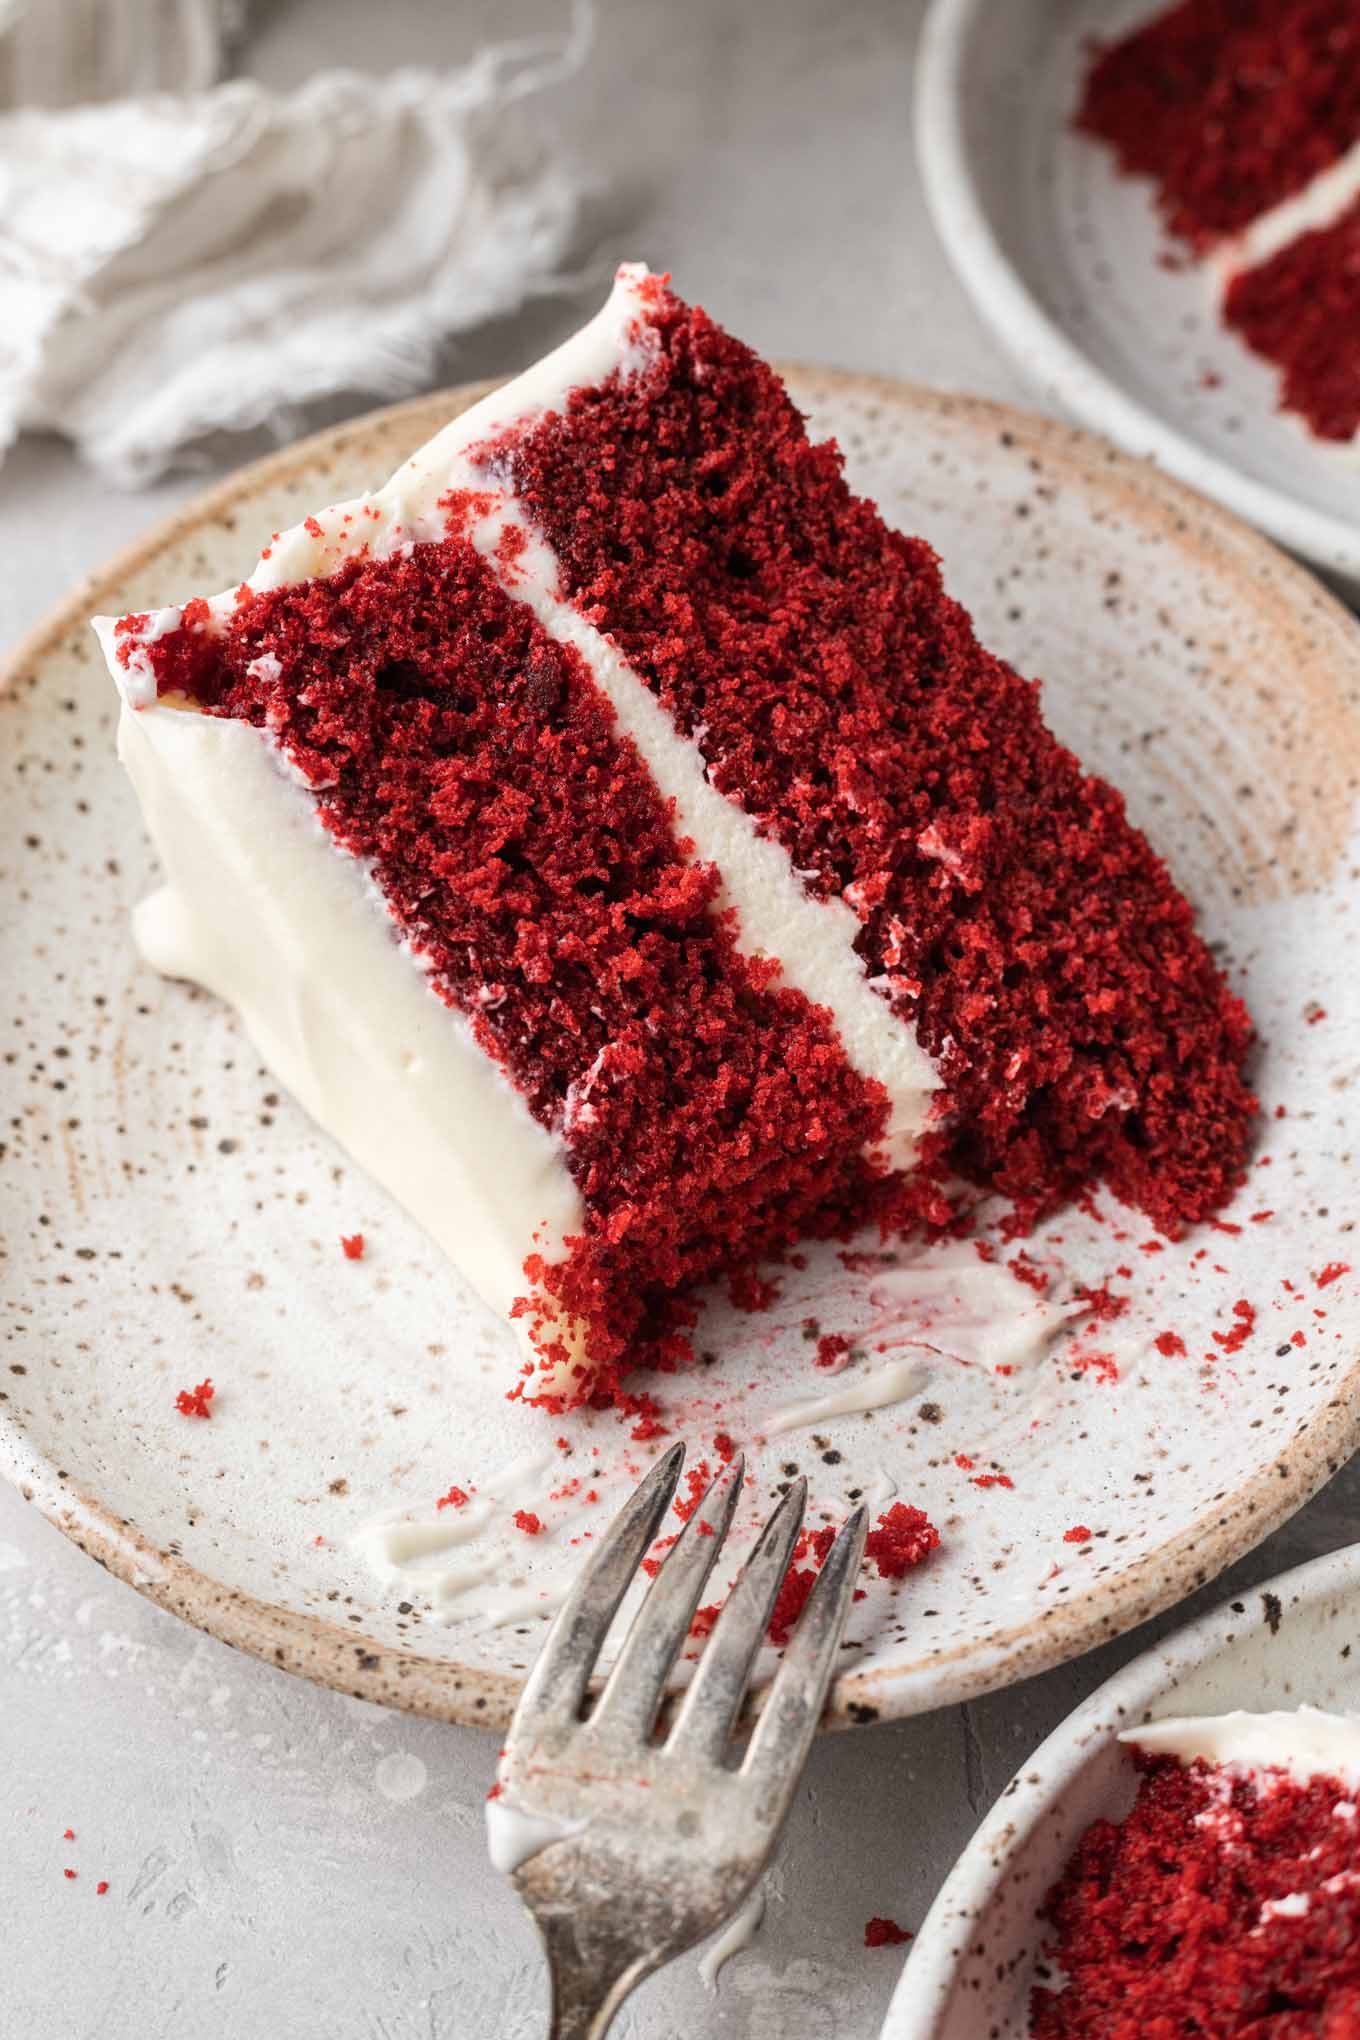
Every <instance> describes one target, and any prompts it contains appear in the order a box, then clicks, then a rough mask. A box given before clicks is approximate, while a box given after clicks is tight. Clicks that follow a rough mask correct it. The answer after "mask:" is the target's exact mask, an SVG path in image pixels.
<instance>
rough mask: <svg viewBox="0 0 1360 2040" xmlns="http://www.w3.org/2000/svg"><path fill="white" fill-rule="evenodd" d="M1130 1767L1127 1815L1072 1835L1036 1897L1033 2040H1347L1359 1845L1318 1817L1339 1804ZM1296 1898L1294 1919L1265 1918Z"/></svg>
mask: <svg viewBox="0 0 1360 2040" xmlns="http://www.w3.org/2000/svg"><path fill="white" fill-rule="evenodd" d="M1137 1763H1138V1768H1139V1771H1140V1773H1141V1784H1140V1788H1139V1793H1138V1799H1137V1802H1136V1804H1135V1805H1134V1807H1133V1810H1132V1812H1130V1813H1129V1814H1128V1816H1127V1817H1126V1818H1125V1820H1124V1821H1123V1822H1122V1823H1121V1824H1119V1825H1115V1823H1113V1822H1112V1821H1108V1820H1101V1821H1097V1822H1096V1823H1095V1825H1094V1826H1093V1827H1090V1828H1088V1829H1087V1831H1086V1834H1085V1835H1084V1836H1083V1838H1082V1840H1081V1842H1080V1843H1079V1845H1078V1847H1077V1850H1076V1853H1075V1854H1074V1856H1073V1857H1072V1860H1071V1861H1070V1863H1069V1864H1068V1865H1067V1868H1066V1870H1065V1871H1064V1872H1063V1875H1062V1877H1061V1879H1060V1880H1059V1882H1058V1884H1057V1885H1056V1886H1055V1887H1054V1889H1053V1890H1052V1891H1051V1892H1050V1893H1049V1896H1048V1898H1047V1900H1046V1901H1045V1905H1044V1908H1043V1917H1044V1918H1045V1919H1046V1920H1047V1921H1048V1923H1049V1926H1050V1928H1051V1929H1052V1939H1051V1941H1050V1942H1049V1944H1048V1945H1047V1947H1046V1949H1045V1956H1046V1958H1047V1960H1049V1961H1050V1962H1052V1963H1053V1964H1054V1965H1055V1966H1056V1968H1057V1969H1058V1970H1059V1972H1060V1973H1061V1975H1062V1976H1063V1977H1064V1978H1065V1979H1066V1982H1065V1985H1064V1987H1062V1988H1060V1989H1054V1990H1049V1989H1044V1988H1040V1989H1036V1990H1035V1991H1034V1992H1033V1994H1032V1998H1031V2010H1030V2018H1031V2029H1030V2030H1031V2033H1032V2034H1033V2036H1034V2040H1096V2036H1099V2040H1162V2036H1165V2040H1195V2036H1202V2040H1309V2036H1313V2040H1356V2036H1357V2035H1360V1838H1358V1837H1357V1833H1356V1828H1357V1823H1356V1822H1355V1821H1354V1820H1352V1819H1338V1818H1337V1816H1336V1813H1335V1811H1334V1809H1335V1807H1336V1806H1337V1804H1338V1802H1339V1801H1345V1802H1346V1803H1350V1801H1351V1795H1350V1794H1349V1793H1347V1792H1346V1790H1345V1789H1344V1787H1343V1786H1342V1785H1340V1784H1339V1783H1338V1782H1337V1780H1336V1779H1334V1778H1331V1779H1329V1778H1314V1779H1311V1780H1309V1781H1308V1782H1307V1783H1306V1784H1298V1783H1295V1782H1293V1781H1292V1780H1290V1779H1288V1778H1287V1777H1285V1776H1284V1775H1283V1774H1281V1773H1273V1774H1270V1775H1269V1776H1268V1777H1266V1778H1261V1777H1260V1776H1259V1774H1251V1775H1248V1774H1241V1773H1238V1772H1234V1771H1227V1770H1215V1769H1213V1768H1211V1767H1210V1766H1208V1765H1206V1764H1204V1763H1202V1762H1197V1763H1194V1764H1191V1765H1189V1766H1188V1767H1182V1766H1181V1765H1180V1764H1179V1763H1178V1762H1177V1761H1176V1760H1175V1758H1168V1757H1149V1756H1142V1755H1140V1756H1139V1757H1138V1758H1137ZM1299 1892H1303V1893H1305V1894H1306V1895H1307V1899H1308V1904H1307V1909H1306V1911H1304V1912H1303V1913H1302V1914H1299V1913H1296V1912H1294V1910H1293V1908H1292V1907H1291V1908H1288V1909H1286V1911H1285V1912H1284V1913H1283V1914H1282V1913H1279V1912H1277V1911H1276V1910H1275V1908H1276V1907H1277V1906H1278V1905H1279V1902H1280V1901H1281V1900H1282V1899H1288V1898H1290V1897H1291V1895H1292V1894H1295V1893H1299ZM1173 2007H1174V2015H1173V2013H1172V2008H1173Z"/></svg>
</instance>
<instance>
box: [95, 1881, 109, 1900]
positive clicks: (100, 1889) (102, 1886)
mask: <svg viewBox="0 0 1360 2040" xmlns="http://www.w3.org/2000/svg"><path fill="white" fill-rule="evenodd" d="M108 1888H109V1880H108V1878H107V1877H101V1878H100V1880H99V1882H98V1884H96V1886H95V1888H94V1895H95V1897H96V1898H102V1897H103V1896H104V1893H105V1892H106V1891H107V1890H108Z"/></svg>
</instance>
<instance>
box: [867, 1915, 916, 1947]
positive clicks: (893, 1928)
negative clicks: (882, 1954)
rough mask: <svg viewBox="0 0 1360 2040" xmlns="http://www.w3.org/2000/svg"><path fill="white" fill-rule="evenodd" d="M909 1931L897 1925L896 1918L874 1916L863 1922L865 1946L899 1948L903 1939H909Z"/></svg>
mask: <svg viewBox="0 0 1360 2040" xmlns="http://www.w3.org/2000/svg"><path fill="white" fill-rule="evenodd" d="M911 1938H912V1935H911V1931H910V1929H909V1928H907V1927H899V1926H898V1924H897V1921H896V1920H887V1919H882V1918H875V1919H872V1920H866V1921H865V1923H864V1945H865V1947H866V1948H900V1947H901V1946H902V1943H903V1942H904V1941H910V1940H911Z"/></svg>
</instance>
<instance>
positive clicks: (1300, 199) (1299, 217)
mask: <svg viewBox="0 0 1360 2040" xmlns="http://www.w3.org/2000/svg"><path fill="white" fill-rule="evenodd" d="M1357 198H1360V141H1357V142H1353V143H1352V145H1351V147H1350V148H1349V149H1347V151H1346V153H1345V155H1344V156H1341V157H1339V158H1338V159H1337V161H1336V162H1335V163H1333V164H1332V166H1331V168H1330V169H1328V170H1320V171H1319V172H1318V174H1317V176H1316V177H1313V178H1311V179H1310V180H1309V182H1308V183H1307V184H1305V185H1304V187H1303V189H1302V191H1296V192H1295V193H1294V195H1293V197H1292V198H1285V199H1281V201H1280V203H1279V204H1278V205H1273V206H1271V208H1270V210H1269V212H1263V213H1258V214H1257V216H1256V218H1255V219H1254V220H1253V221H1252V222H1251V224H1250V225H1249V226H1247V227H1244V228H1243V229H1242V232H1241V233H1240V234H1235V235H1234V236H1233V237H1232V239H1231V240H1230V241H1227V242H1225V244H1224V245H1223V247H1222V248H1220V249H1218V250H1216V251H1215V254H1214V256H1213V262H1214V266H1215V268H1216V269H1217V270H1218V272H1219V275H1220V276H1221V277H1222V280H1223V282H1224V283H1225V284H1226V283H1227V282H1228V281H1229V280H1230V279H1231V278H1232V277H1234V276H1236V275H1237V274H1238V273H1239V271H1241V270H1243V269H1255V268H1257V267H1258V266H1259V264H1261V263H1262V262H1268V261H1269V260H1270V258H1271V256H1272V255H1278V254H1279V252H1280V250H1281V248H1287V247H1288V246H1289V243H1290V242H1291V241H1296V240H1297V239H1298V238H1299V235H1300V234H1311V233H1313V232H1314V231H1315V230H1316V229H1317V228H1319V227H1330V226H1334V225H1335V224H1336V222H1337V221H1338V220H1339V219H1340V218H1341V215H1342V214H1343V213H1344V212H1345V211H1347V209H1348V208H1349V207H1350V206H1351V205H1353V204H1354V202H1355V200H1356V199H1357Z"/></svg>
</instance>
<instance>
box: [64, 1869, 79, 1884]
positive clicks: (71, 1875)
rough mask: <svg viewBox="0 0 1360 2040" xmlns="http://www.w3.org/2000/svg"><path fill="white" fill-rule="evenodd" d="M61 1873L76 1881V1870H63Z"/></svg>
mask: <svg viewBox="0 0 1360 2040" xmlns="http://www.w3.org/2000/svg"><path fill="white" fill-rule="evenodd" d="M61 1874H62V1876H63V1877H67V1878H69V1879H70V1880H71V1882H72V1883H74V1882H75V1878H76V1873H75V1871H74V1870H63V1871H62V1873H61Z"/></svg>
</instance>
